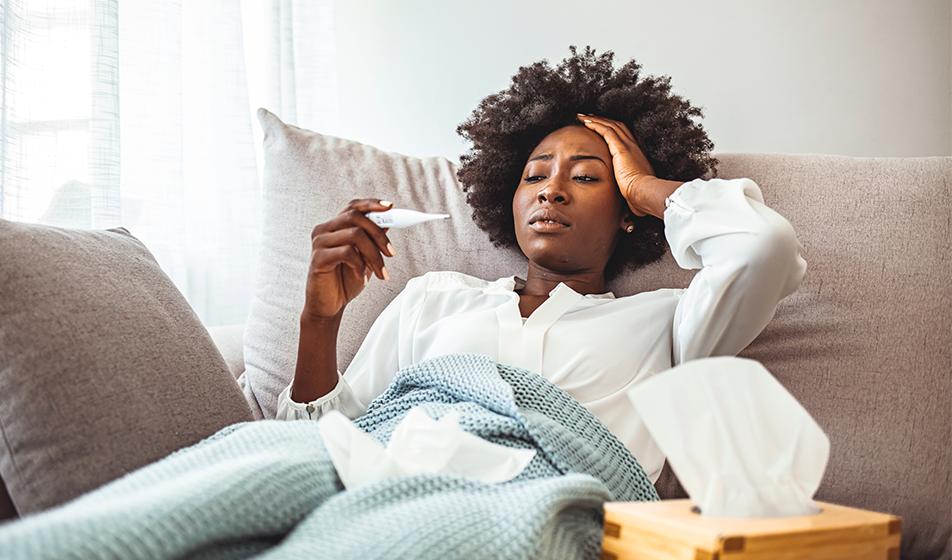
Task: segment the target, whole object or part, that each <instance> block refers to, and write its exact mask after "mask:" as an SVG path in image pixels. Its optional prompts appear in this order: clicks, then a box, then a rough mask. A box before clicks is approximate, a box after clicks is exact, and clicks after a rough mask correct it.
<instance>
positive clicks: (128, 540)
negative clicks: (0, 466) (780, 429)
mask: <svg viewBox="0 0 952 560" xmlns="http://www.w3.org/2000/svg"><path fill="white" fill-rule="evenodd" d="M415 406H423V407H424V410H426V412H427V413H429V414H430V416H432V417H434V418H439V417H440V416H442V415H443V414H445V413H447V412H448V411H451V410H457V411H459V413H460V419H459V424H460V427H461V428H462V429H464V430H466V431H468V432H470V433H472V434H475V435H477V436H479V437H482V438H484V439H486V440H488V441H491V442H493V443H497V444H500V445H505V446H509V447H517V448H529V449H535V450H536V454H535V457H534V458H533V460H532V461H531V462H530V463H529V465H528V466H527V467H526V468H525V470H523V472H522V473H520V475H519V476H517V477H516V478H515V479H513V480H511V481H508V482H505V483H501V484H487V483H482V482H479V481H476V480H474V479H469V478H465V477H460V476H452V475H443V474H417V475H411V476H403V477H397V478H392V479H387V480H382V481H379V482H374V483H371V484H367V485H364V486H361V487H358V488H354V489H352V490H344V487H343V485H342V484H341V481H340V479H339V478H338V476H337V473H336V471H335V469H334V465H333V463H332V462H331V459H330V456H329V454H328V452H327V450H326V448H325V447H324V445H323V443H322V441H321V438H320V435H319V431H318V429H317V422H315V421H312V420H298V421H280V420H261V421H256V422H244V423H239V424H234V425H232V426H228V427H226V428H224V429H222V430H220V431H219V432H218V433H216V434H214V435H212V436H210V437H208V438H206V439H205V440H202V441H201V442H199V443H197V444H195V445H193V446H190V447H187V448H184V449H181V450H179V451H176V452H175V453H172V454H171V455H169V456H167V457H165V458H163V459H161V460H159V461H157V462H155V463H152V464H150V465H147V466H145V467H142V468H140V469H138V470H136V471H133V472H131V473H129V474H127V475H126V476H124V477H122V478H120V479H118V480H115V481H113V482H111V483H109V484H107V485H105V486H103V487H101V488H99V489H96V490H94V491H92V492H89V493H87V494H85V495H83V496H80V497H78V498H76V499H75V500H72V501H70V502H68V503H66V504H63V505H61V506H59V507H57V508H54V509H51V510H48V511H46V512H43V513H40V514H36V515H32V516H26V517H24V518H23V519H21V520H19V521H15V522H12V523H8V524H6V525H3V526H0V558H24V559H31V560H37V559H43V558H56V559H62V558H84V559H85V558H116V559H120V558H121V559H132V558H149V559H154V558H184V557H188V558H204V559H212V558H214V559H219V558H221V559H224V558H289V559H290V558H293V559H295V560H297V559H300V558H335V559H340V558H388V559H389V558H434V559H436V558H439V559H452V558H460V559H464V558H465V559H473V558H559V559H569V558H598V557H599V551H600V549H601V535H602V519H603V518H602V515H603V514H602V509H601V507H602V504H603V503H604V502H605V501H619V500H624V501H634V500H657V499H658V495H657V493H656V492H655V489H654V486H653V485H652V484H651V482H650V480H649V479H648V478H647V476H646V475H645V473H644V471H643V470H642V468H641V466H640V465H639V464H638V462H637V460H636V459H635V457H634V456H633V455H631V453H630V452H629V451H628V450H627V449H626V448H625V447H624V445H623V444H622V443H621V442H620V441H619V440H618V439H617V438H615V436H614V435H612V434H611V432H609V431H608V429H607V428H606V427H605V426H604V425H603V424H602V423H601V422H600V421H599V420H598V419H597V418H596V417H595V416H593V415H592V414H591V413H590V412H589V411H588V410H586V409H585V408H584V407H582V406H581V405H580V404H579V403H578V402H577V401H576V400H574V399H573V398H572V397H571V396H569V395H568V394H567V393H565V392H563V391H562V390H561V389H559V388H557V387H555V386H554V385H552V384H551V383H549V382H548V381H546V380H545V379H543V378H542V377H541V376H540V375H538V374H536V373H533V372H531V371H528V370H525V369H520V368H515V367H512V366H508V365H504V364H500V363H498V362H495V361H493V360H491V359H490V358H489V357H487V356H484V355H480V354H469V353H465V354H454V355H448V356H440V357H437V358H433V359H431V360H427V361H423V362H420V363H418V364H415V365H412V366H408V367H406V368H404V369H402V370H400V371H399V372H398V373H397V375H396V377H395V379H394V381H393V382H392V383H391V385H390V387H389V388H388V389H387V391H386V392H384V393H383V394H382V395H380V396H379V397H378V398H377V399H375V400H374V401H373V402H372V403H371V404H370V406H369V409H368V411H367V413H366V414H364V415H363V416H361V417H359V418H358V419H356V420H355V421H354V423H355V424H356V425H357V426H359V427H360V428H361V429H362V430H365V431H366V432H368V433H370V434H371V435H373V436H374V437H376V438H377V439H378V440H379V441H380V442H382V443H386V442H387V441H388V439H389V437H390V433H391V432H392V430H393V428H394V426H395V425H396V424H397V423H398V422H399V421H400V419H401V418H403V416H404V415H405V414H406V412H407V411H409V410H410V409H411V408H413V407H415Z"/></svg>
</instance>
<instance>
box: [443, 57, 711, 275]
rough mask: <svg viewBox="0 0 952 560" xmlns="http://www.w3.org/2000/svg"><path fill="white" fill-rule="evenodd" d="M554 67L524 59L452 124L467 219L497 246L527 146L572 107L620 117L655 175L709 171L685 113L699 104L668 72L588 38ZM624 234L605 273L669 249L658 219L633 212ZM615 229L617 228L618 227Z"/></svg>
mask: <svg viewBox="0 0 952 560" xmlns="http://www.w3.org/2000/svg"><path fill="white" fill-rule="evenodd" d="M569 50H570V51H571V53H572V56H570V57H568V58H566V59H565V60H563V61H562V62H561V63H560V64H559V65H558V67H556V68H552V67H551V66H550V65H549V63H548V61H547V60H545V59H543V60H542V61H540V62H536V63H534V64H532V65H530V66H522V67H520V68H519V71H518V72H517V73H516V75H515V76H513V78H512V84H511V85H510V87H509V88H508V89H505V90H503V91H500V92H499V93H495V94H492V95H490V96H488V97H486V98H485V99H483V100H482V101H480V103H479V106H478V107H477V108H476V109H475V110H474V111H473V114H472V115H471V116H470V117H469V118H468V119H467V120H466V121H465V122H463V123H462V124H460V125H459V126H458V127H457V128H456V132H457V133H458V134H460V135H461V136H463V137H464V138H466V139H468V140H469V141H471V142H472V147H471V148H470V149H469V151H468V152H467V153H466V154H464V155H462V156H461V157H460V167H459V169H458V172H457V177H458V178H459V180H460V182H461V183H462V184H463V191H464V192H465V193H466V202H467V203H468V204H469V205H470V206H471V207H472V208H473V214H472V217H473V220H474V221H475V222H476V225H477V226H479V228H480V229H482V230H483V231H485V232H487V233H488V234H489V238H490V240H491V241H492V243H493V245H495V246H496V247H517V246H518V244H517V241H516V233H515V224H514V218H513V215H512V197H513V194H514V193H515V189H516V188H517V187H518V185H519V182H520V179H521V176H522V170H523V168H524V167H525V163H526V160H527V159H528V158H529V155H530V154H531V153H532V150H533V149H535V147H536V146H537V145H538V144H539V142H541V141H542V139H543V138H545V137H546V136H547V135H548V134H550V133H551V132H553V131H555V130H558V129H559V128H562V127H564V126H567V125H578V124H579V122H578V119H577V118H576V116H575V114H576V113H589V114H594V115H598V116H602V117H607V118H609V119H614V120H617V121H620V122H623V123H625V125H627V126H628V129H629V130H631V132H632V134H634V136H635V138H636V139H637V140H638V143H639V145H640V146H641V149H642V151H643V152H644V153H645V156H646V157H647V158H648V161H649V162H651V166H652V167H653V168H654V171H655V175H656V176H658V177H659V178H662V179H671V180H679V181H690V180H692V179H697V178H699V177H705V176H708V175H709V176H716V175H717V170H716V166H717V164H718V161H717V159H715V158H714V157H712V156H711V150H712V149H713V148H714V144H713V142H711V140H710V139H709V138H708V136H707V133H706V132H705V131H704V128H703V127H702V126H701V125H700V124H698V123H695V122H694V121H692V120H691V118H692V117H702V116H703V115H702V112H701V109H700V108H697V107H693V106H692V105H691V104H690V103H689V102H688V101H686V100H684V99H683V98H681V97H680V96H678V95H675V94H672V93H671V85H670V82H671V78H669V77H667V76H662V77H654V76H640V75H639V72H640V70H641V65H639V64H638V63H637V62H636V61H635V60H631V61H629V62H628V63H626V64H625V65H624V66H622V67H621V68H619V69H618V70H617V71H616V70H615V69H614V66H613V64H612V60H613V58H614V53H613V52H612V51H607V52H605V53H603V54H601V55H598V56H596V55H595V51H594V49H592V48H591V47H586V48H585V52H584V54H578V53H577V52H576V48H575V46H570V47H569ZM631 217H632V220H633V222H634V224H635V231H634V233H632V234H624V235H623V236H622V238H621V239H620V240H619V242H618V244H617V246H616V248H615V252H614V253H613V254H612V256H611V258H610V259H609V261H608V263H607V264H606V267H605V276H606V279H607V280H610V279H612V278H614V277H615V276H617V275H618V274H620V273H621V272H623V271H624V270H625V269H631V270H634V269H637V268H639V267H641V266H644V265H646V264H649V263H652V262H654V261H657V260H659V259H660V258H661V257H662V256H664V253H665V251H666V250H667V241H666V240H665V237H664V222H663V221H662V220H661V219H659V218H656V217H655V216H651V215H646V216H641V217H639V216H635V215H634V214H632V215H631ZM620 235H621V234H620Z"/></svg>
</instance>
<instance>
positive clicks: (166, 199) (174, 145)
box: [0, 0, 338, 325]
mask: <svg viewBox="0 0 952 560" xmlns="http://www.w3.org/2000/svg"><path fill="white" fill-rule="evenodd" d="M333 21H334V14H333V1H332V0H316V1H309V0H246V1H240V0H232V1H228V0H217V1H215V0H198V1H189V2H185V1H182V0H179V1H169V0H164V1H157V0H130V1H124V2H122V3H121V4H120V2H119V1H118V0H19V1H17V0H0V30H2V39H0V88H2V89H0V91H2V98H0V102H2V107H0V127H2V134H0V216H2V217H3V218H5V219H10V220H19V221H27V222H37V223H45V224H49V225H56V226H64V227H78V228H107V227H115V226H120V225H121V226H125V227H126V228H128V229H129V230H130V231H131V232H132V233H133V234H134V235H135V236H136V237H138V238H139V239H141V240H142V241H143V242H144V243H145V244H146V246H147V247H148V248H149V249H150V250H151V251H152V253H153V254H154V255H155V256H156V258H157V259H158V261H159V263H160V265H161V266H162V268H163V269H164V270H165V272H166V273H167V274H168V275H169V276H170V277H171V278H172V280H173V281H174V282H175V283H176V285H177V286H178V287H179V289H180V290H181V291H182V293H183V294H184V295H185V297H186V298H187V299H188V301H189V303H190V304H191V305H192V307H193V308H194V309H195V311H196V312H197V313H198V315H199V316H200V317H201V318H202V320H203V321H204V322H205V323H206V324H208V325H220V324H229V323H238V322H242V321H243V320H244V318H245V315H246V313H247V309H248V303H249V300H250V298H251V292H252V289H253V285H254V275H255V270H256V264H257V243H258V234H259V230H260V224H259V218H258V216H259V207H260V194H259V177H260V173H261V153H260V141H261V132H260V128H259V127H258V123H257V120H256V118H255V115H254V112H255V110H256V109H257V108H258V107H261V106H263V107H267V108H268V109H270V110H272V111H273V112H275V113H277V114H278V115H279V116H281V117H282V118H283V119H284V120H286V121H288V122H292V123H296V124H298V125H300V126H304V127H307V128H314V129H318V130H330V129H333V128H335V127H336V126H337V121H336V118H337V112H338V102H337V84H336V76H337V71H336V67H335V58H336V57H335V53H334V25H333ZM0 266H2V263H0Z"/></svg>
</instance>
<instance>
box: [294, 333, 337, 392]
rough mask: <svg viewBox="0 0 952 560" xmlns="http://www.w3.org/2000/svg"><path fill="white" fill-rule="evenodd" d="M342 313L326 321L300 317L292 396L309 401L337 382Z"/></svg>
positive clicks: (330, 388)
mask: <svg viewBox="0 0 952 560" xmlns="http://www.w3.org/2000/svg"><path fill="white" fill-rule="evenodd" d="M339 329H340V316H338V317H336V318H334V319H328V320H326V321H322V320H315V319H307V318H303V317H302V318H301V335H300V337H299V338H298V356H297V367H296V368H295V371H294V382H293V384H292V386H291V400H293V401H295V402H299V403H304V402H310V401H312V400H314V399H316V398H318V397H323V396H324V395H326V394H327V393H330V392H331V390H332V389H333V388H334V386H336V385H337V333H338V330H339Z"/></svg>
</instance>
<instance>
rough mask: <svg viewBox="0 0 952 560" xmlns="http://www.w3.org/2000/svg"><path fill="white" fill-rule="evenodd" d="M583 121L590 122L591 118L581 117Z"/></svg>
mask: <svg viewBox="0 0 952 560" xmlns="http://www.w3.org/2000/svg"><path fill="white" fill-rule="evenodd" d="M582 120H583V121H585V122H592V119H582Z"/></svg>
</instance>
